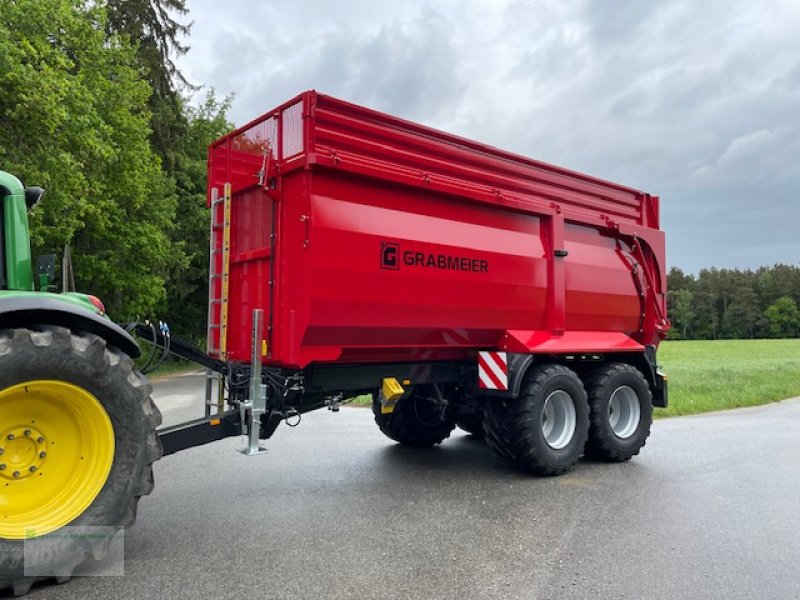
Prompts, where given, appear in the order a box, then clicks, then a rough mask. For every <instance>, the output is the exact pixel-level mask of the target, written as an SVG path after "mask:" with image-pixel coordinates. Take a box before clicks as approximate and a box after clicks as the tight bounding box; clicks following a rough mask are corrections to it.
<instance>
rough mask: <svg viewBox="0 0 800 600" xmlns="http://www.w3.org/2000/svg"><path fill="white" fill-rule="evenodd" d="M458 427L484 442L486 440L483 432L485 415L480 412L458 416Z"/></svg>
mask: <svg viewBox="0 0 800 600" xmlns="http://www.w3.org/2000/svg"><path fill="white" fill-rule="evenodd" d="M456 425H458V428H459V429H463V430H464V431H466V432H467V433H469V434H470V435H472V436H473V437H474V438H476V439H478V440H482V439H483V438H484V432H483V414H482V413H480V412H477V413H472V414H468V415H464V414H462V415H458V419H456Z"/></svg>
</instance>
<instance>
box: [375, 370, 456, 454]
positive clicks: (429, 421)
mask: <svg viewBox="0 0 800 600" xmlns="http://www.w3.org/2000/svg"><path fill="white" fill-rule="evenodd" d="M372 412H373V414H374V415H375V422H376V423H377V424H378V427H380V430H381V431H382V432H383V433H384V434H385V435H386V436H387V437H389V438H391V439H393V440H394V441H396V442H399V443H401V444H403V445H404V446H413V447H415V448H428V447H430V446H434V445H436V444H441V443H442V442H443V441H444V440H446V439H447V438H449V437H450V434H451V433H452V431H453V429H455V428H456V414H455V412H454V411H453V410H452V409H451V408H450V407H449V406H443V405H440V404H437V402H436V390H435V388H434V386H432V385H421V386H417V388H416V389H415V390H414V392H413V393H412V394H411V395H410V396H407V397H405V398H401V399H400V401H399V402H398V403H397V406H395V409H394V412H392V413H390V414H386V415H384V414H381V404H380V401H379V400H378V397H377V394H376V395H375V400H374V401H373V403H372Z"/></svg>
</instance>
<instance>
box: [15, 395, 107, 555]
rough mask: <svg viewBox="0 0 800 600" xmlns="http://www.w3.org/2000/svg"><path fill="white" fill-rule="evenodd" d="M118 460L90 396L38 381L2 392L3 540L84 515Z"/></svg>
mask: <svg viewBox="0 0 800 600" xmlns="http://www.w3.org/2000/svg"><path fill="white" fill-rule="evenodd" d="M113 462H114V427H113V425H112V424H111V419H109V418H108V413H107V412H106V410H105V409H104V408H103V405H102V404H100V401H99V400H98V399H97V398H95V396H94V395H92V394H91V393H90V392H88V391H86V390H85V389H83V388H82V387H79V386H77V385H73V384H71V383H67V382H65V381H50V380H35V381H27V382H24V383H20V384H17V385H13V386H11V387H9V388H6V389H5V390H3V391H0V538H7V539H12V540H13V539H24V538H26V537H36V536H40V535H44V534H46V533H50V532H52V531H55V530H56V529H59V528H60V527H63V526H64V525H66V524H68V523H70V522H71V521H73V520H74V519H76V518H77V517H78V516H80V515H81V514H82V513H83V512H84V511H85V510H86V509H87V508H88V507H89V506H90V505H91V504H92V502H94V499H95V498H96V497H97V495H98V494H99V493H100V490H101V489H102V488H103V485H104V484H105V482H106V480H107V479H108V474H109V472H110V471H111V464H112V463H113Z"/></svg>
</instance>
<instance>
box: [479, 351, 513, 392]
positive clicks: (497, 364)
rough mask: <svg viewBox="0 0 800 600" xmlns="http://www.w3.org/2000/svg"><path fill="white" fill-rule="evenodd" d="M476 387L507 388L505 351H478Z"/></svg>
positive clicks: (506, 358) (487, 388)
mask: <svg viewBox="0 0 800 600" xmlns="http://www.w3.org/2000/svg"><path fill="white" fill-rule="evenodd" d="M478 387H480V388H481V389H483V390H507V389H508V356H507V355H506V353H505V352H478Z"/></svg>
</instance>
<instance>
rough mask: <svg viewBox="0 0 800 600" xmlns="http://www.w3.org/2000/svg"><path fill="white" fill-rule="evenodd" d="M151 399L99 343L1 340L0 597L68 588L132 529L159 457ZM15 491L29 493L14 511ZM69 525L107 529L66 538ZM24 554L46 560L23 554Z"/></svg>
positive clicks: (37, 333) (43, 333) (46, 330)
mask: <svg viewBox="0 0 800 600" xmlns="http://www.w3.org/2000/svg"><path fill="white" fill-rule="evenodd" d="M151 391H152V387H151V385H150V383H149V382H148V381H147V379H146V378H145V377H144V376H143V375H141V374H140V373H139V372H138V371H136V370H135V369H134V365H133V361H132V360H131V359H130V357H129V356H127V355H126V354H124V353H122V352H121V351H119V350H118V349H116V348H114V347H110V346H108V345H107V344H106V342H105V341H104V340H103V339H102V338H100V337H99V336H97V335H94V334H92V333H87V332H81V331H70V330H69V329H65V328H63V327H53V326H48V325H36V326H32V327H29V328H20V329H2V330H0V411H2V414H3V422H2V423H0V436H2V437H0V446H2V447H4V450H3V455H0V463H2V464H5V465H6V466H5V468H3V469H1V470H0V486H3V489H4V490H5V492H6V494H8V495H9V498H11V501H10V503H8V504H6V505H5V506H4V507H3V508H0V515H1V516H2V517H3V518H0V591H2V590H4V589H7V588H11V590H12V591H13V593H14V595H17V596H18V595H23V594H25V593H27V592H28V590H29V589H30V587H31V585H32V584H34V583H35V582H37V581H40V580H44V579H49V578H52V577H55V579H56V581H58V582H59V583H62V582H64V581H66V580H68V579H69V577H70V576H71V575H72V574H73V573H74V572H75V569H76V568H77V567H79V566H80V565H82V564H83V563H85V562H87V561H89V560H91V559H94V560H99V559H101V558H103V557H104V556H105V555H106V554H107V553H108V550H109V547H110V544H111V542H112V540H113V538H114V535H115V534H116V532H118V530H119V529H121V528H122V527H128V526H130V525H132V524H133V522H134V520H135V519H136V508H137V504H138V502H139V498H140V497H141V496H145V495H147V494H149V493H150V492H151V491H152V490H153V469H152V463H153V462H155V461H156V460H158V459H159V458H160V457H161V443H160V442H159V440H158V437H157V435H156V433H155V428H156V427H157V426H158V425H159V424H160V423H161V413H160V412H159V411H158V408H156V406H155V405H154V404H153V401H152V399H151V398H150V393H151ZM20 432H22V433H21V434H20ZM84 455H85V456H84ZM3 459H5V460H3ZM28 463H30V464H28ZM12 468H13V469H14V471H13V474H12V476H10V477H9V473H12V471H11V469H12ZM4 474H5V475H6V477H5V478H4V477H3V475H4ZM48 475H50V477H48ZM41 477H43V478H42V479H40V478H41ZM15 483H17V484H22V485H25V486H27V487H26V488H24V492H25V496H24V497H23V495H22V494H21V493H20V495H18V496H17V500H18V502H17V503H16V505H15V503H14V495H13V494H14V485H15ZM19 491H20V492H22V491H23V488H19ZM32 491H35V492H36V494H35V495H34V496H31V492H32ZM54 498H57V499H58V500H57V502H56V501H55V500H53V499H54ZM3 513H5V514H3ZM67 525H68V526H71V527H80V528H83V527H97V528H100V527H102V528H104V529H102V530H97V529H91V530H87V529H80V530H71V532H70V533H71V534H70V535H67V534H64V532H63V529H62V528H63V527H65V526H67ZM75 531H78V532H80V533H83V532H87V533H94V535H72V533H74V532H75ZM98 531H100V533H97V532H98ZM24 544H34V545H35V544H40V548H41V549H42V550H43V551H42V552H33V553H31V552H24V551H23V545H24ZM34 547H35V546H34ZM31 557H33V559H32V558H31ZM26 560H27V561H28V562H27V563H26V562H25V561H26Z"/></svg>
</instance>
